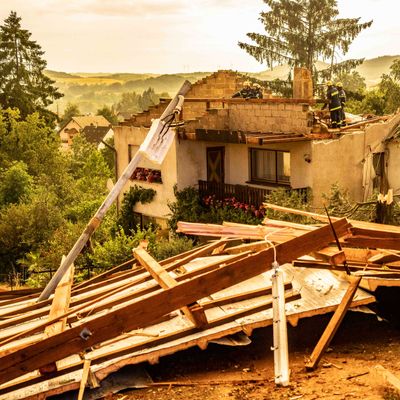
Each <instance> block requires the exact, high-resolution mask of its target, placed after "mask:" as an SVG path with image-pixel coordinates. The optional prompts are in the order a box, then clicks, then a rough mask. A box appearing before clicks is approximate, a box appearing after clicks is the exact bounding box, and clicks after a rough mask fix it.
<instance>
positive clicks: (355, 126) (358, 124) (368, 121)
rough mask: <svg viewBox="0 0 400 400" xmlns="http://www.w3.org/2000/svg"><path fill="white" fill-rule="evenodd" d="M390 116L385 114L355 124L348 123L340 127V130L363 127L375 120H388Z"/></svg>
mask: <svg viewBox="0 0 400 400" xmlns="http://www.w3.org/2000/svg"><path fill="white" fill-rule="evenodd" d="M388 118H389V117H388V116H387V115H384V116H382V117H376V118H370V119H366V120H365V121H361V122H357V123H355V124H350V125H346V126H344V127H342V128H340V132H343V131H347V130H349V129H354V128H361V127H362V126H364V125H367V124H372V123H374V122H379V121H386V120H387V119H388Z"/></svg>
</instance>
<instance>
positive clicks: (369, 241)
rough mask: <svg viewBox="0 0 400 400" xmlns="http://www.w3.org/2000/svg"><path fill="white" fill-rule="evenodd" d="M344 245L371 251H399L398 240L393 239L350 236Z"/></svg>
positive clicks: (399, 241)
mask: <svg viewBox="0 0 400 400" xmlns="http://www.w3.org/2000/svg"><path fill="white" fill-rule="evenodd" d="M345 243H346V244H349V245H352V246H356V247H368V248H373V249H377V248H380V249H391V250H400V240H399V239H397V238H395V239H392V238H377V237H374V238H372V237H369V236H350V237H348V238H346V239H345Z"/></svg>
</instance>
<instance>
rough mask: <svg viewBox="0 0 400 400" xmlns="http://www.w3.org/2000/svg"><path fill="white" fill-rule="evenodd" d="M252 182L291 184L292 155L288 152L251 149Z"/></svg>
mask: <svg viewBox="0 0 400 400" xmlns="http://www.w3.org/2000/svg"><path fill="white" fill-rule="evenodd" d="M250 160H251V168H250V169H251V173H250V174H251V176H250V178H251V181H253V182H259V183H275V184H280V185H289V184H290V153H289V152H288V151H279V150H264V149H250Z"/></svg>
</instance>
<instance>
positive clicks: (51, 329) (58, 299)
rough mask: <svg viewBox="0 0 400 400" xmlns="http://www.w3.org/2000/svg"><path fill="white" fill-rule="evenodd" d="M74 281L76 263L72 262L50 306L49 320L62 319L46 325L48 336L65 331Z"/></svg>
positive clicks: (45, 332) (45, 331)
mask: <svg viewBox="0 0 400 400" xmlns="http://www.w3.org/2000/svg"><path fill="white" fill-rule="evenodd" d="M63 257H64V256H63ZM73 281H74V264H71V265H70V266H69V269H68V270H67V272H66V273H65V275H64V276H63V277H62V279H61V280H60V282H59V283H58V285H57V287H56V290H55V293H54V297H53V301H52V303H51V307H50V313H49V321H54V320H55V319H57V318H60V319H59V320H57V321H55V322H50V323H49V325H47V326H46V328H45V330H44V334H45V335H46V336H47V337H48V336H53V335H56V334H57V333H60V332H63V331H64V329H65V325H66V322H67V318H66V317H63V316H64V315H65V314H66V313H67V312H68V309H69V303H70V300H71V287H72V283H73Z"/></svg>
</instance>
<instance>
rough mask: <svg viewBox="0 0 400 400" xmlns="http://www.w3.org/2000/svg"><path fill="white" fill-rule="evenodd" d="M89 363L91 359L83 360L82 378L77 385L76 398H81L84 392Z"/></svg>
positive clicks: (80, 399) (79, 399)
mask: <svg viewBox="0 0 400 400" xmlns="http://www.w3.org/2000/svg"><path fill="white" fill-rule="evenodd" d="M90 363H91V360H85V361H84V362H83V371H82V379H81V383H80V386H79V393H78V400H83V395H84V394H85V388H86V383H87V381H88V377H89V372H90Z"/></svg>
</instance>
